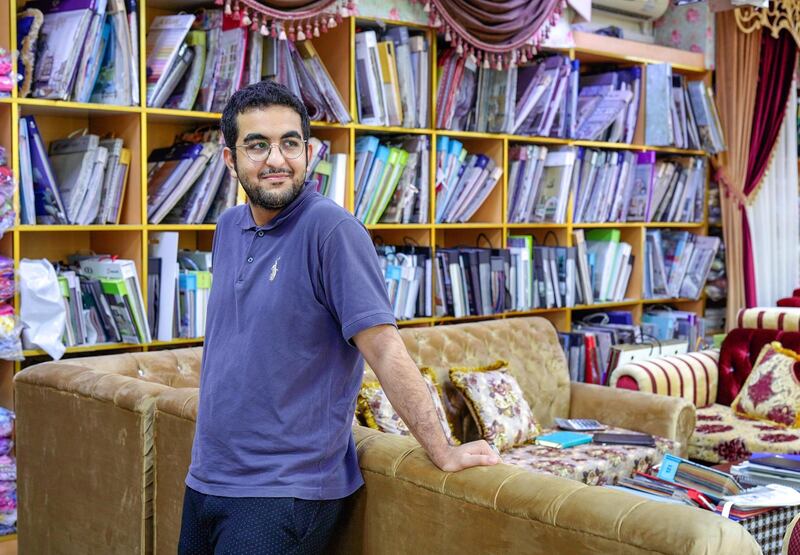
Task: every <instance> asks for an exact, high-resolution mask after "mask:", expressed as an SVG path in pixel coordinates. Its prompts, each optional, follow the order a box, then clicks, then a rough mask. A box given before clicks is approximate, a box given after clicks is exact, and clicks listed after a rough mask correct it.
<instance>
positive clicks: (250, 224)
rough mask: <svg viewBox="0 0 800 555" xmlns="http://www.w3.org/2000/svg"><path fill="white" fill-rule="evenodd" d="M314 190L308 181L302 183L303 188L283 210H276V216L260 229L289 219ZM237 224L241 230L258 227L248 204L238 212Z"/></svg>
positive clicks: (277, 224)
mask: <svg viewBox="0 0 800 555" xmlns="http://www.w3.org/2000/svg"><path fill="white" fill-rule="evenodd" d="M314 192H315V189H314V187H310V186H309V184H308V182H306V183H304V184H303V188H302V189H301V190H300V194H298V195H297V197H295V199H294V200H293V201H292V202H290V203H289V205H288V206H286V207H284V209H283V210H281V211H280V212H278V215H277V216H275V217H274V218H272V220H270V221H269V222H268V223H267V224H265V225H264V226H262V227H261V229H273V228H275V227H277V226H279V225H280V224H281V223H283V222H284V221H286V220H287V219H289V218H290V217H291V216H292V215H293V214H294V213H295V212H297V211H298V209H299V208H300V207H301V206H302V205H303V204H304V203H305V201H306V200H307V199H308V198H309V197H310V196H311V195H312V194H313V193H314ZM298 213H299V212H298ZM237 224H238V225H239V226H240V227H241V228H242V230H243V231H245V230H248V229H258V227H259V226H258V225H257V224H256V222H255V220H254V219H253V212H252V211H251V210H250V206H249V205H247V204H245V205H244V210H241V211H240V212H239V216H238V221H237Z"/></svg>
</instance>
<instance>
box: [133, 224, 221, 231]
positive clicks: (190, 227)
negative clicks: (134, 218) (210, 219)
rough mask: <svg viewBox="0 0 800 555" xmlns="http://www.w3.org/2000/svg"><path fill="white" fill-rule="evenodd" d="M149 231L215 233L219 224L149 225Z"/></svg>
mask: <svg viewBox="0 0 800 555" xmlns="http://www.w3.org/2000/svg"><path fill="white" fill-rule="evenodd" d="M145 227H146V228H147V231H214V230H215V229H217V224H147V226H145Z"/></svg>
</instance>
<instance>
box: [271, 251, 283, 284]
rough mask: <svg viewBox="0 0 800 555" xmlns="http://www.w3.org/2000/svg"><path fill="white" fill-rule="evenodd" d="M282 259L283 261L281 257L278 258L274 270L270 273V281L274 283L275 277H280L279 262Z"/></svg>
mask: <svg viewBox="0 0 800 555" xmlns="http://www.w3.org/2000/svg"><path fill="white" fill-rule="evenodd" d="M280 259H281V257H280V256H279V257H278V258H277V259H276V260H275V263H274V264H273V265H272V269H271V270H270V271H269V280H270V281H274V280H275V276H277V275H278V261H279V260H280Z"/></svg>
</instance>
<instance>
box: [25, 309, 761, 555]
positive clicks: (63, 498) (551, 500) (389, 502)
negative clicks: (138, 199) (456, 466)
mask: <svg viewBox="0 0 800 555" xmlns="http://www.w3.org/2000/svg"><path fill="white" fill-rule="evenodd" d="M401 333H402V336H403V339H404V341H405V343H406V346H407V347H408V349H409V352H410V353H411V355H412V357H413V358H414V359H415V361H416V362H417V363H418V364H420V365H427V366H431V367H433V368H434V369H435V370H436V371H437V372H438V373H439V375H440V378H443V377H444V375H445V373H446V369H448V368H449V367H450V366H454V365H473V364H474V365H478V364H481V363H485V362H486V360H488V359H496V358H504V359H507V360H509V361H510V363H511V366H510V367H511V368H512V372H513V373H514V374H515V376H516V377H517V379H518V381H519V382H520V385H521V387H522V389H523V391H524V394H525V397H526V399H527V400H528V401H529V403H530V404H531V405H532V406H533V407H534V412H535V413H536V417H537V418H538V419H539V421H540V422H541V423H542V424H544V425H549V424H550V423H551V422H552V419H553V418H554V417H557V416H572V417H594V418H598V419H601V420H604V421H606V422H608V423H610V424H613V425H617V426H620V427H626V428H629V429H635V430H640V431H647V432H650V433H653V434H656V435H660V436H663V437H667V438H669V439H674V440H676V441H678V442H681V444H682V445H686V439H687V437H688V434H689V433H690V431H691V430H692V428H693V426H694V410H693V407H692V406H691V403H688V402H687V401H685V400H682V399H675V398H669V397H659V396H652V395H647V394H645V393H639V392H626V391H619V390H613V389H609V388H602V387H597V386H589V385H583V384H570V383H569V382H568V380H567V378H566V368H565V361H564V358H563V354H561V351H560V348H559V346H558V342H557V338H556V335H555V330H554V329H553V328H552V326H551V325H550V323H549V322H547V321H546V320H543V319H540V318H517V319H506V320H500V321H493V322H486V323H471V324H460V325H453V326H441V327H433V328H414V329H404V330H402V332H401ZM199 357H200V349H199V348H195V349H181V350H176V351H164V352H153V353H145V354H125V355H110V356H102V357H94V358H87V359H73V360H70V361H66V362H62V363H46V364H42V365H38V366H36V367H32V368H30V369H27V370H25V371H23V372H22V373H20V374H19V375H18V376H17V378H16V390H17V410H18V437H17V439H18V448H17V449H18V457H19V464H20V477H21V479H20V484H19V497H20V514H19V542H20V543H19V545H20V552H21V553H151V552H153V551H155V552H157V553H170V554H171V553H175V550H176V546H177V537H178V532H179V529H180V514H181V507H182V497H183V491H184V486H183V478H184V476H185V474H186V470H187V468H188V464H189V460H190V448H191V442H192V437H193V433H194V422H195V416H196V411H197V401H198V392H197V389H196V388H195V387H194V386H196V383H197V374H198V372H199ZM451 393H452V392H451ZM448 399H449V400H450V403H448V405H449V406H448V409H449V411H450V413H451V415H452V416H453V417H454V419H455V420H457V421H459V422H461V423H462V426H461V430H462V432H464V431H466V433H467V435H469V433H470V432H469V427H470V425H469V424H468V419H467V418H466V416H465V414H466V413H465V410H464V407H463V405H459V403H460V401H459V399H458V397H457V396H454V395H452V394H450V395H448ZM465 422H466V423H465ZM355 435H356V441H357V444H358V451H359V458H360V464H361V468H362V472H363V474H364V478H365V481H366V487H365V488H363V489H362V490H361V491H360V493H359V494H358V496H357V497H356V498H355V500H354V503H353V507H352V509H351V511H349V513H348V518H347V521H346V522H345V523H343V526H342V530H341V533H340V534H339V535H338V538H337V542H338V543H337V546H336V547H335V551H336V552H337V553H348V554H349V553H410V552H414V551H421V550H424V552H430V553H547V554H553V553H675V554H701V553H702V554H711V553H715V554H716V553H720V554H721V553H737V554H739V553H745V554H749V553H758V552H759V549H758V546H757V544H756V543H755V541H754V540H753V538H752V537H751V536H750V535H749V534H748V533H747V532H746V531H745V530H744V529H743V528H742V527H741V526H739V525H738V524H736V523H733V522H731V521H728V520H725V519H722V518H721V517H718V516H716V515H713V514H711V513H708V512H704V511H700V510H696V509H692V508H689V507H683V506H672V505H664V504H661V503H656V502H651V501H645V500H642V499H640V498H638V497H636V496H633V495H629V494H626V493H622V492H618V491H612V490H608V489H605V488H598V487H591V486H586V485H583V484H581V483H579V482H576V481H573V480H567V479H563V478H555V477H551V476H546V475H541V474H536V473H533V472H529V471H527V470H524V469H521V468H519V467H516V466H512V465H507V464H500V465H497V466H494V467H491V468H476V469H470V470H467V471H464V472H460V473H455V474H453V473H444V472H441V471H439V470H438V469H437V468H436V467H435V466H434V465H433V464H432V463H430V461H429V460H428V459H427V457H426V456H425V455H424V453H423V452H422V451H421V448H420V447H419V446H418V445H417V444H416V442H414V440H413V439H410V438H405V437H399V436H389V435H386V434H381V433H378V432H375V431H373V430H368V429H366V428H360V427H359V428H356V430H355ZM93 453H98V454H93ZM54 465H55V466H54ZM53 468H63V469H64V471H62V472H60V473H59V474H54V472H53V470H52V469H53ZM76 514H77V516H75V515H76Z"/></svg>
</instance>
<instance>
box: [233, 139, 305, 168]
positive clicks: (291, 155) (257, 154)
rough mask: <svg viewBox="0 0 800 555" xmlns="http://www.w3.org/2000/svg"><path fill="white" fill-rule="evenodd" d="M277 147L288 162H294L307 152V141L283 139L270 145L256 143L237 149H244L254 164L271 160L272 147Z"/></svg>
mask: <svg viewBox="0 0 800 555" xmlns="http://www.w3.org/2000/svg"><path fill="white" fill-rule="evenodd" d="M273 146H277V147H278V150H279V151H280V153H281V156H283V157H284V158H285V159H287V160H294V159H295V158H300V156H302V155H303V152H305V146H306V141H305V139H296V138H293V137H290V138H287V139H281V142H279V143H268V142H267V141H254V142H252V143H247V144H243V145H236V148H241V149H244V153H245V154H246V155H247V157H248V158H250V160H252V161H253V162H263V161H264V160H266V159H268V158H269V155H270V154H271V153H272V147H273Z"/></svg>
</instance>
